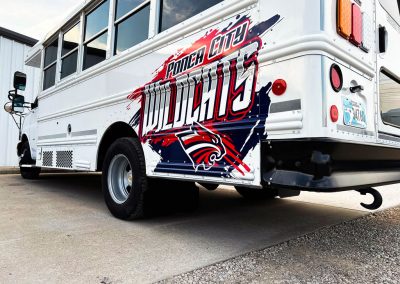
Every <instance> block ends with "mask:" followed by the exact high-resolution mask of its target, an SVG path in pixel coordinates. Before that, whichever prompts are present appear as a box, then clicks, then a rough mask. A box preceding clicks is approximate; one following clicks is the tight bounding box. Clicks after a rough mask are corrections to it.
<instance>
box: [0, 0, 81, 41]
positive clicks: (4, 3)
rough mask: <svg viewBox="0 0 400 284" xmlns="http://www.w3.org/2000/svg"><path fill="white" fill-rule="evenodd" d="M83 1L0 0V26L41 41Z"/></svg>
mask: <svg viewBox="0 0 400 284" xmlns="http://www.w3.org/2000/svg"><path fill="white" fill-rule="evenodd" d="M82 2H84V0H0V7H1V8H0V26H1V27H3V28H6V29H10V30H13V31H16V32H19V33H22V34H24V35H27V36H30V37H33V38H36V39H41V38H43V37H44V36H45V35H46V34H47V32H48V31H49V30H51V29H52V27H53V26H54V25H56V24H57V23H58V22H59V21H61V20H63V19H64V18H65V17H66V16H68V14H69V13H70V12H71V11H72V10H73V9H74V8H75V7H76V6H77V5H79V4H80V3H82Z"/></svg>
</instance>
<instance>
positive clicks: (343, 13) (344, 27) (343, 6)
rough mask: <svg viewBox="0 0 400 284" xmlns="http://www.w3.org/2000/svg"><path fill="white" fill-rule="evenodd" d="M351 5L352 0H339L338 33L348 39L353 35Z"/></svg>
mask: <svg viewBox="0 0 400 284" xmlns="http://www.w3.org/2000/svg"><path fill="white" fill-rule="evenodd" d="M351 5H352V3H351V1H350V0H338V33H339V34H340V35H342V36H343V37H344V38H346V39H348V38H350V35H351V26H352V17H351V12H352V11H351V9H352V7H351Z"/></svg>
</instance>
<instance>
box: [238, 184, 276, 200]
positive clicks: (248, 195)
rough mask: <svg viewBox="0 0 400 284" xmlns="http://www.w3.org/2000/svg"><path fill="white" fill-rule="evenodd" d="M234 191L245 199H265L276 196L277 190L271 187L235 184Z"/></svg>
mask: <svg viewBox="0 0 400 284" xmlns="http://www.w3.org/2000/svg"><path fill="white" fill-rule="evenodd" d="M235 189H236V191H237V192H238V193H239V194H240V195H241V196H242V197H243V198H245V199H251V200H266V199H274V198H276V197H278V192H277V191H276V190H272V189H262V188H249V187H241V186H235Z"/></svg>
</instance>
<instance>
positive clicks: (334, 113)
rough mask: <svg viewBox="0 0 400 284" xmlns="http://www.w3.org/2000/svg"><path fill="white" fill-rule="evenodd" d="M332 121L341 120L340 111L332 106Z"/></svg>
mask: <svg viewBox="0 0 400 284" xmlns="http://www.w3.org/2000/svg"><path fill="white" fill-rule="evenodd" d="M331 120H332V122H337V121H338V120H339V110H338V108H337V106H335V105H333V106H331Z"/></svg>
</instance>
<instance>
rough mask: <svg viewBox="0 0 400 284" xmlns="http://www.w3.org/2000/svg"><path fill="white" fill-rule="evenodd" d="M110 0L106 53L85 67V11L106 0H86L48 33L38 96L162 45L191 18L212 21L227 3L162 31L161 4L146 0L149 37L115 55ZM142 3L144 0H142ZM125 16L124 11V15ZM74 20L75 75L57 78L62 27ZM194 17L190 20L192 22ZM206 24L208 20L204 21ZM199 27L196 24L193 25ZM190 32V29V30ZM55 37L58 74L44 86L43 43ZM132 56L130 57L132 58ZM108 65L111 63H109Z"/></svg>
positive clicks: (113, 1) (236, 1)
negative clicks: (78, 38)
mask: <svg viewBox="0 0 400 284" xmlns="http://www.w3.org/2000/svg"><path fill="white" fill-rule="evenodd" d="M109 1H110V4H109V5H110V8H109V25H108V27H107V28H105V29H104V30H103V32H104V31H106V30H107V33H108V41H107V57H106V59H105V60H104V61H102V62H100V63H98V64H96V65H94V66H92V67H90V68H87V69H85V70H84V69H83V57H84V50H83V49H84V36H85V34H84V33H85V24H86V15H88V14H90V13H91V12H92V11H94V10H95V9H96V8H97V7H98V6H100V5H101V4H102V3H103V2H105V0H98V1H91V2H90V3H88V4H87V5H86V6H84V7H83V8H82V9H81V10H80V11H77V12H76V14H75V15H74V16H73V17H71V18H69V19H66V21H65V23H64V24H63V25H62V26H61V27H59V28H58V29H57V31H55V32H54V33H53V34H52V36H50V37H48V39H47V40H46V41H45V42H44V43H43V48H42V51H41V52H42V61H41V70H42V72H41V73H42V76H41V79H42V81H41V86H42V88H41V92H40V95H39V96H40V97H41V96H47V95H50V94H52V93H54V92H56V91H57V90H56V88H58V87H60V88H61V87H62V88H66V87H67V88H68V87H69V86H70V85H72V84H76V83H79V81H80V80H81V78H87V77H92V76H95V75H96V70H99V69H101V70H109V69H110V70H111V69H113V68H114V67H115V65H117V64H119V63H118V62H120V60H122V59H123V58H128V60H131V57H130V56H129V54H130V53H134V54H135V56H133V57H135V58H136V57H140V56H142V55H143V54H145V53H147V52H148V51H146V52H143V54H142V53H141V52H140V49H141V48H142V47H144V46H146V45H148V44H154V45H155V46H156V47H157V48H162V47H163V46H165V44H163V43H162V42H163V39H162V38H163V37H164V36H168V35H171V34H174V33H175V32H178V33H179V31H180V28H181V25H188V22H190V23H189V26H190V27H191V26H196V25H197V21H193V19H201V18H204V17H205V16H206V17H207V18H211V19H210V20H208V21H207V22H211V21H217V20H218V18H217V17H216V16H214V14H215V12H216V11H221V10H223V9H221V8H224V7H225V5H226V1H222V2H221V3H218V4H216V5H215V6H212V7H210V8H209V9H207V10H205V11H203V12H201V13H199V14H197V15H194V16H193V17H190V18H188V19H186V20H185V21H183V22H181V23H180V24H178V25H175V26H173V27H170V28H169V29H167V30H165V31H163V32H159V30H158V28H159V22H160V5H161V1H160V0H148V1H149V3H150V17H149V36H148V39H147V40H145V41H143V42H141V43H139V44H137V45H135V46H133V47H131V48H129V49H127V50H125V51H124V52H121V53H120V54H118V55H114V54H113V52H114V44H115V27H114V23H115V9H116V0H109ZM242 1H243V0H233V4H239V3H241V2H242ZM244 1H245V2H249V3H253V1H254V0H244ZM143 5H145V4H143ZM225 14H226V15H228V14H229V13H223V15H225ZM124 16H125V15H124ZM75 21H80V23H81V42H80V46H79V49H80V50H79V56H78V71H77V72H76V73H75V74H74V75H75V76H72V75H71V76H68V77H66V78H63V79H62V80H60V72H61V69H60V68H61V58H60V55H61V48H62V47H61V44H62V35H63V33H62V31H63V30H65V29H66V27H71V26H73V23H74V22H75ZM191 21H193V22H191ZM207 25H208V24H207ZM196 29H198V27H197V28H196ZM190 33H191V32H190ZM99 34H100V33H98V34H97V35H94V36H93V37H92V38H91V39H89V40H88V41H86V42H89V41H91V40H93V39H95V37H96V36H98V35H99ZM56 37H58V44H59V47H58V54H59V56H58V58H57V76H56V82H55V85H54V86H52V87H50V88H48V89H46V90H43V81H44V80H43V79H44V72H43V66H44V53H45V48H46V44H50V43H51V42H53V41H52V40H54V39H55V38H56ZM181 37H182V35H180V36H176V37H174V39H173V41H175V40H178V39H179V38H181ZM133 57H132V58H133ZM114 62H115V63H114ZM108 65H110V66H109V67H108Z"/></svg>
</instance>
